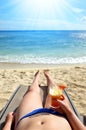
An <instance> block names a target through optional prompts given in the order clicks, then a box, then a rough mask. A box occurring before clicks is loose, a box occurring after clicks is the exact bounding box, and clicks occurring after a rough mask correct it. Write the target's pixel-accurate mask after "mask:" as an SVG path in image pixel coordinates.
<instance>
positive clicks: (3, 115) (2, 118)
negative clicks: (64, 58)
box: [0, 85, 86, 130]
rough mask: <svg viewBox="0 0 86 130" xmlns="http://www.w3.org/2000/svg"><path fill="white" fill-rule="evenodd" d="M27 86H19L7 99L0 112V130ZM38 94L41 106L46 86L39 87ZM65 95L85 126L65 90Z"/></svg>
mask: <svg viewBox="0 0 86 130" xmlns="http://www.w3.org/2000/svg"><path fill="white" fill-rule="evenodd" d="M27 88H28V87H27V86H22V85H20V86H19V87H18V88H17V89H16V90H15V92H14V93H13V95H12V97H11V98H10V99H9V101H8V102H7V104H6V106H5V107H4V108H3V110H2V111H1V112H0V130H2V128H3V126H4V121H5V118H6V115H7V114H8V113H9V112H12V111H15V110H16V108H17V107H18V105H19V103H20V101H21V99H22V97H23V95H24V94H25V93H26V91H27ZM40 90H41V91H40V92H41V97H42V101H43V104H44V102H45V99H46V95H47V86H41V87H40ZM64 93H65V95H66V96H67V98H68V100H69V102H70V105H71V107H72V109H73V110H74V112H75V114H76V115H77V116H78V118H79V119H80V120H81V121H82V122H83V123H84V124H86V117H82V116H80V114H79V113H78V111H77V109H76V108H75V106H74V104H73V102H72V100H71V98H70V97H69V95H68V93H67V92H66V90H65V91H64Z"/></svg>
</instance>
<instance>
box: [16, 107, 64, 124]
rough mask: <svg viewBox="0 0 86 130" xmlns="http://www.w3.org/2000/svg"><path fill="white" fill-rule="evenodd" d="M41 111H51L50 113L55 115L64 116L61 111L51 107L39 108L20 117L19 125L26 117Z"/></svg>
mask: <svg viewBox="0 0 86 130" xmlns="http://www.w3.org/2000/svg"><path fill="white" fill-rule="evenodd" d="M39 113H50V114H53V115H58V116H63V115H62V114H61V113H59V112H57V111H55V110H53V109H50V108H39V109H36V110H33V111H32V112H30V113H27V114H26V115H25V116H23V117H22V118H20V120H19V121H18V122H17V125H18V124H19V122H20V121H21V120H23V119H24V118H27V117H30V116H32V115H35V114H39Z"/></svg>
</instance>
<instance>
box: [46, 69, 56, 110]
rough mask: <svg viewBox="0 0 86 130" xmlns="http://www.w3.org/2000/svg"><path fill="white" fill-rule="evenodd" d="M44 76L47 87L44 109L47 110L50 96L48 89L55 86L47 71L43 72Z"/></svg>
mask: <svg viewBox="0 0 86 130" xmlns="http://www.w3.org/2000/svg"><path fill="white" fill-rule="evenodd" d="M44 75H45V77H46V80H47V86H48V95H47V98H46V102H45V107H46V108H48V107H50V100H51V99H50V94H49V90H50V87H52V86H55V85H56V84H55V82H54V81H53V80H52V78H51V77H50V75H49V73H48V70H44Z"/></svg>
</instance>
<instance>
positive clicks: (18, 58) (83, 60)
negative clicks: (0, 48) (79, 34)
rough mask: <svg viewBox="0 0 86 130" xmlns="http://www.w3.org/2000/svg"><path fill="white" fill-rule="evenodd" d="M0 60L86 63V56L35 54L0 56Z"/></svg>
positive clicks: (22, 62)
mask: <svg viewBox="0 0 86 130" xmlns="http://www.w3.org/2000/svg"><path fill="white" fill-rule="evenodd" d="M0 62H9V63H21V64H27V63H29V64H30V63H34V64H77V63H86V56H83V57H76V58H74V57H66V58H59V57H35V56H30V57H29V56H0Z"/></svg>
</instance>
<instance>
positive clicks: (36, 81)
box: [33, 70, 40, 84]
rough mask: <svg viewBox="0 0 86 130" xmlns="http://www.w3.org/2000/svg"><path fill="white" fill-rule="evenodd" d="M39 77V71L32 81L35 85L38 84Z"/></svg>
mask: <svg viewBox="0 0 86 130" xmlns="http://www.w3.org/2000/svg"><path fill="white" fill-rule="evenodd" d="M39 76H40V72H39V70H38V71H37V72H36V73H35V78H34V81H33V82H35V83H38V84H39Z"/></svg>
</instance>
